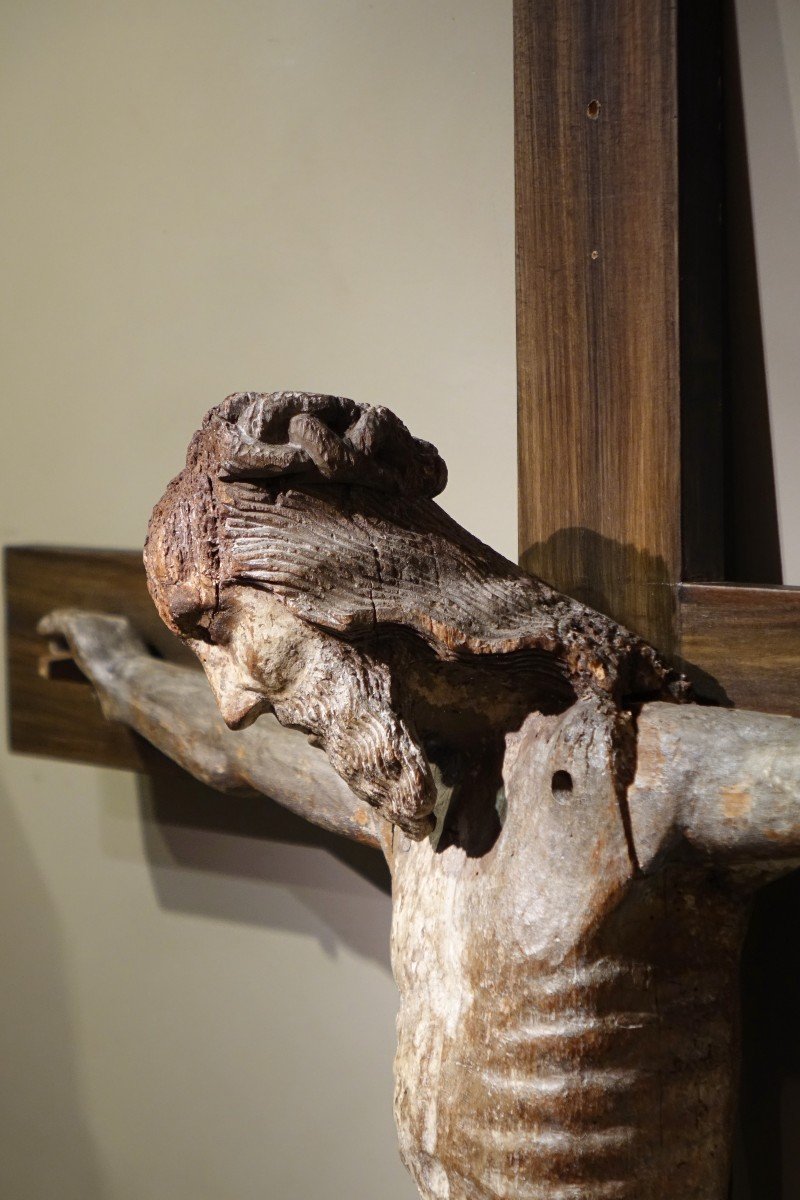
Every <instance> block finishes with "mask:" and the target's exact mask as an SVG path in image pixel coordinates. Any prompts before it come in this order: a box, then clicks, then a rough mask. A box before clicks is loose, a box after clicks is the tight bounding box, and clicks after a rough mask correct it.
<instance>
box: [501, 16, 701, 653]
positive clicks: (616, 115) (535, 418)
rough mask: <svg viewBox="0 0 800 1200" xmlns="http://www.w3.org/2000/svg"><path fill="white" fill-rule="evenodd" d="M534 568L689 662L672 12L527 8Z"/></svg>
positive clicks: (524, 136)
mask: <svg viewBox="0 0 800 1200" xmlns="http://www.w3.org/2000/svg"><path fill="white" fill-rule="evenodd" d="M515 64H516V79H515V101H516V191H517V206H516V208H517V356H518V382H519V469H520V509H519V511H520V550H521V560H522V562H523V564H524V565H525V566H526V567H527V568H528V569H530V570H532V571H535V572H536V573H537V574H539V575H541V576H543V577H544V578H546V579H551V580H552V581H553V582H554V584H555V585H556V586H557V587H558V588H560V589H562V590H565V591H567V592H568V593H570V594H572V595H575V596H578V597H580V598H581V599H584V600H586V601H587V602H588V603H590V604H591V605H592V606H593V607H596V608H599V609H600V610H601V611H604V612H609V613H611V614H612V615H614V616H615V617H616V618H617V619H618V620H620V621H622V622H623V623H624V624H625V625H627V626H628V627H629V628H631V629H633V630H634V631H635V632H637V633H640V634H641V635H643V636H645V637H647V638H648V639H649V640H650V641H652V642H653V643H654V644H655V645H657V646H658V647H659V649H661V650H662V651H664V652H667V653H669V652H670V651H672V650H673V649H674V645H675V637H674V608H673V600H674V597H673V592H672V590H671V588H670V587H669V586H668V585H669V584H671V583H674V582H675V581H677V580H678V579H679V578H680V566H681V531H680V431H679V425H680V420H679V404H678V393H679V354H678V256H677V229H678V174H677V172H678V160H677V138H676V117H677V73H676V71H677V67H676V28H675V5H674V3H672V2H671V0H620V2H619V3H615V4H613V5H609V4H604V3H602V0H517V3H516V7H515Z"/></svg>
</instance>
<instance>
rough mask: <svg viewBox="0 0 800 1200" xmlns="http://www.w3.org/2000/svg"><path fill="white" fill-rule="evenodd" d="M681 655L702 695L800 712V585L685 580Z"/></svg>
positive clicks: (794, 714) (769, 710)
mask: <svg viewBox="0 0 800 1200" xmlns="http://www.w3.org/2000/svg"><path fill="white" fill-rule="evenodd" d="M677 593H678V599H679V606H680V630H681V634H680V659H681V665H682V668H683V670H685V671H686V672H687V674H688V675H689V677H690V678H691V679H692V681H693V682H694V684H695V687H696V689H697V691H698V694H699V695H701V696H703V697H706V698H708V699H710V700H715V701H717V702H718V703H722V704H733V705H735V706H736V707H737V708H751V709H756V710H758V711H760V712H767V713H785V714H786V715H787V716H792V717H800V588H795V587H746V586H745V585H742V584H702V583H683V584H680V586H679V587H678V589H677Z"/></svg>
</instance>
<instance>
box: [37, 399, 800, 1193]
mask: <svg viewBox="0 0 800 1200" xmlns="http://www.w3.org/2000/svg"><path fill="white" fill-rule="evenodd" d="M445 479H446V472H445V467H444V464H443V463H442V461H441V459H440V458H439V456H438V454H437V453H436V451H435V450H434V449H433V447H432V446H430V445H428V444H427V443H424V442H420V441H418V440H416V439H414V438H413V437H412V436H411V435H410V433H409V432H408V430H407V429H406V428H405V426H403V425H402V423H401V422H400V421H399V420H398V419H397V418H396V417H394V416H393V414H392V413H390V412H388V411H387V410H386V409H382V408H369V407H367V406H359V405H356V404H354V403H353V402H351V401H349V400H345V399H342V398H338V397H330V396H320V395H309V394H303V393H276V394H274V395H260V394H254V393H246V394H240V395H235V396H232V397H230V398H229V399H227V400H226V401H225V402H224V403H223V404H221V405H220V406H218V407H217V408H215V409H212V411H211V412H210V413H209V414H208V416H207V417H206V419H205V421H204V423H203V426H202V428H201V429H200V431H199V432H198V433H197V434H196V435H195V437H194V438H193V440H192V442H191V445H190V447H189V452H188V457H187V463H186V467H185V468H184V470H183V471H182V472H181V474H180V475H178V476H177V478H176V479H175V480H173V482H172V483H171V484H170V485H169V487H168V489H167V491H166V493H165V495H164V497H163V499H162V500H161V501H160V502H159V504H158V505H157V506H156V509H155V511H154V513H153V517H152V520H151V524H150V530H149V535H148V541H147V547H146V550H145V562H146V567H147V572H148V579H149V583H150V588H151V591H152V595H153V598H154V600H155V603H156V605H157V607H158V610H159V612H160V614H161V616H162V617H163V619H164V620H165V621H166V623H167V624H168V625H169V627H170V628H171V629H172V630H174V632H175V633H176V634H178V636H179V637H181V638H182V639H183V640H184V641H185V642H186V643H187V644H188V645H189V646H190V647H191V648H192V650H193V651H194V652H195V654H196V655H197V657H198V658H199V660H200V662H201V663H202V665H203V667H204V669H205V673H206V675H207V677H208V680H209V682H210V684H211V689H212V691H213V694H214V698H215V699H216V703H217V705H218V706H219V710H220V711H221V713H222V716H223V717H224V720H225V723H226V724H227V726H228V727H229V729H230V730H236V731H240V732H235V733H231V732H229V729H226V728H225V726H224V725H223V724H222V722H221V721H220V720H219V718H218V715H217V712H216V709H215V707H214V704H213V702H212V700H211V697H210V696H209V694H208V689H207V688H206V687H205V684H204V681H203V679H202V676H201V675H200V674H199V673H196V672H193V671H191V670H188V669H186V668H179V667H174V666H170V665H168V664H166V663H164V662H161V661H157V660H156V659H154V658H152V657H151V656H150V655H149V654H148V653H147V650H146V648H145V647H144V646H143V645H142V643H141V642H140V641H139V639H138V637H137V636H136V634H135V633H134V631H133V630H132V629H131V628H130V626H129V625H128V623H127V622H126V621H125V620H124V619H122V618H113V617H100V616H92V615H91V614H85V613H79V612H76V611H61V612H57V613H54V614H52V615H51V616H50V617H49V618H47V619H46V622H45V624H44V632H47V633H50V634H51V635H62V636H63V637H65V638H66V639H67V641H68V642H69V644H70V645H71V647H72V651H73V653H74V655H75V658H76V660H77V662H78V663H79V665H80V666H81V667H82V669H83V670H84V672H85V673H86V674H87V675H88V676H89V678H90V679H91V680H92V681H93V682H94V684H95V687H96V688H97V691H98V693H99V696H100V700H101V703H102V704H103V707H104V710H105V712H106V714H107V715H108V716H109V717H111V718H114V719H117V720H121V721H125V722H127V723H128V724H130V725H132V726H133V727H134V728H135V729H137V730H138V731H139V732H140V733H142V734H144V736H145V737H147V738H149V739H150V740H151V741H153V742H154V743H155V744H156V745H157V746H159V747H160V748H161V749H162V750H164V751H165V752H166V753H167V754H169V755H171V756H172V757H173V758H175V759H176V760H177V761H178V762H180V763H182V764H183V765H184V766H185V767H186V768H187V769H188V770H190V771H192V772H193V773H194V774H195V775H196V776H198V777H199V778H201V779H203V780H205V781H206V782H209V783H212V784H213V785H215V786H217V787H219V788H221V789H237V788H245V787H246V788H252V789H256V790H259V791H262V792H265V793H268V794H269V795H270V796H272V797H273V798H275V799H277V800H279V801H281V802H283V803H285V804H287V805H288V806H289V807H291V808H293V809H294V810H295V811H297V812H300V813H302V814H303V815H305V816H306V817H308V819H309V820H312V821H315V822H317V823H319V824H321V825H324V826H326V827H328V828H329V829H334V830H337V831H338V832H340V833H342V834H345V835H346V836H349V837H354V838H357V839H359V840H361V841H364V842H368V843H372V844H374V845H376V846H378V847H380V848H381V849H382V850H383V852H384V854H385V855H386V858H387V860H388V863H389V866H390V868H391V872H392V878H393V897H394V901H393V902H394V919H393V932H392V956H393V966H394V972H395V977H396V980H397V984H398V987H399V990H400V997H401V1007H400V1015H399V1019H398V1048H397V1058H396V1088H395V1112H396V1118H397V1126H398V1130H399V1136H400V1146H401V1152H402V1156H403V1160H404V1162H405V1163H406V1165H407V1166H408V1168H409V1170H410V1171H411V1174H412V1175H413V1177H414V1180H415V1181H416V1184H417V1187H418V1189H419V1192H420V1194H421V1196H423V1197H425V1198H426V1200H445V1198H449V1200H496V1198H508V1200H512V1198H513V1200H667V1197H672V1196H673V1195H678V1196H681V1197H682V1200H722V1197H723V1196H724V1195H725V1194H726V1187H727V1179H728V1171H729V1143H730V1135H731V1125H732V1115H733V1105H734V1079H735V1074H736V1057H737V1050H736V1046H737V993H738V979H737V973H738V962H739V950H740V945H741V941H742V936H743V928H744V924H745V920H746V914H747V908H748V901H749V898H750V896H751V894H752V892H753V890H754V888H755V887H756V886H758V885H759V884H761V883H763V882H764V881H765V880H766V879H769V878H771V877H774V876H775V875H776V874H778V873H780V872H782V871H785V870H787V869H788V868H789V867H790V866H792V865H793V862H792V859H793V857H800V819H798V818H799V817H800V807H798V804H797V801H796V794H797V789H798V783H799V781H800V734H799V733H798V728H800V722H795V721H792V720H790V719H788V718H781V717H766V716H762V715H759V714H754V713H744V712H731V711H722V710H717V709H711V708H704V707H700V706H698V705H696V704H693V703H691V702H690V697H689V696H688V695H687V688H686V686H685V684H684V683H683V681H682V680H681V679H680V677H679V676H677V675H676V674H675V672H674V671H672V670H671V669H670V668H669V666H668V665H666V664H665V663H664V662H663V661H662V660H661V659H660V658H659V656H658V655H657V654H656V652H655V651H654V650H653V649H652V647H650V646H648V645H646V644H645V643H644V642H642V641H641V640H640V639H638V638H637V637H635V636H634V635H633V634H631V633H629V632H628V631H626V630H624V629H622V628H621V627H620V626H618V625H616V624H615V623H614V622H613V621H611V620H610V619H608V618H607V617H604V616H602V615H600V614H598V613H596V612H593V611H591V610H589V609H587V608H586V607H584V606H583V605H581V604H579V603H577V602H576V601H574V600H571V599H569V598H567V597H565V596H562V595H560V594H558V593H557V592H555V591H554V590H553V589H552V588H550V587H548V586H547V585H546V584H545V583H543V582H541V581H540V580H538V579H535V578H533V577H531V576H529V575H527V574H525V573H524V572H523V571H521V570H520V569H519V568H518V567H516V566H515V565H513V564H512V563H510V562H508V561H506V560H505V559H503V558H502V557H500V556H499V555H497V554H495V553H494V552H493V551H491V550H490V549H488V548H487V547H486V546H484V545H483V544H481V543H480V542H478V541H477V540H476V539H475V538H473V537H471V536H470V535H469V534H467V533H466V532H465V531H464V530H463V529H461V528H460V527H459V526H458V525H457V524H456V523H455V522H453V521H452V520H451V519H450V518H449V517H448V516H447V515H446V514H445V513H444V512H443V511H442V510H441V509H440V508H439V507H438V506H437V505H436V504H435V502H434V500H433V497H434V496H435V495H436V494H437V493H438V492H439V491H441V489H442V488H443V487H444V484H445ZM268 714H274V716H270V715H268ZM259 716H261V718H262V719H261V720H259V721H257V722H256V718H257V717H259ZM275 718H277V722H276V720H275ZM254 722H256V723H255V724H254ZM278 722H279V723H280V724H278ZM282 727H285V728H282ZM297 730H300V731H302V732H303V733H305V734H307V735H310V736H309V737H307V738H303V737H301V736H300V735H299V734H298V733H297V732H296V731H297ZM331 768H333V770H331ZM334 772H335V773H334Z"/></svg>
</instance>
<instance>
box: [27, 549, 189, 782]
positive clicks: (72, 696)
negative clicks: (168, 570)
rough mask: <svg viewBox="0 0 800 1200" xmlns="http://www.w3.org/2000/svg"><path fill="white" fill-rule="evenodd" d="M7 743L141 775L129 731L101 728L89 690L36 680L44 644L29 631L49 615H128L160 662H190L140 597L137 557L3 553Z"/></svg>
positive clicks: (69, 682)
mask: <svg viewBox="0 0 800 1200" xmlns="http://www.w3.org/2000/svg"><path fill="white" fill-rule="evenodd" d="M4 563H5V588H6V638H7V655H8V681H7V682H8V713H9V740H10V744H11V748H12V749H13V750H17V751H20V752H22V753H24V754H42V755H46V756H49V757H52V758H62V759H68V760H71V761H73V762H87V763H95V764H97V765H98V766H107V767H124V768H128V769H133V770H142V769H144V768H145V766H146V764H147V762H148V761H149V760H150V755H149V753H148V748H147V747H146V745H144V744H142V743H140V742H139V739H138V738H137V737H136V735H135V734H133V733H132V732H131V731H130V729H127V728H126V727H125V726H123V725H117V724H113V723H111V722H109V721H107V720H106V719H105V718H104V716H103V714H102V711H101V709H100V705H99V703H98V701H97V698H96V696H95V694H94V692H93V691H92V689H91V688H90V687H89V686H87V684H86V683H85V682H84V683H80V682H76V681H75V680H74V679H70V678H61V679H56V678H44V677H43V676H42V675H40V673H39V660H40V658H41V656H42V655H44V654H46V652H47V649H48V646H47V641H46V639H44V638H42V637H41V636H40V635H39V634H38V633H37V632H36V626H37V623H38V621H39V620H40V619H41V618H42V617H43V616H44V615H45V614H46V613H47V612H49V611H50V610H51V609H53V608H59V607H63V606H65V605H73V606H75V607H78V608H85V609H90V610H92V611H94V612H107V613H120V614H122V615H124V616H128V617H130V618H131V620H132V621H133V622H134V623H135V625H136V628H137V629H138V630H139V632H140V633H141V634H142V636H143V637H144V638H145V639H146V640H147V642H148V643H149V644H150V645H151V646H153V647H154V648H156V649H157V650H158V652H159V653H160V654H162V655H163V656H164V657H165V658H167V659H170V660H171V661H174V662H182V663H189V662H192V661H193V660H192V656H191V655H189V654H188V653H187V652H186V651H185V650H184V648H183V646H182V645H181V643H180V642H179V641H178V639H177V638H176V637H173V636H172V635H171V634H170V633H169V631H168V630H166V629H165V628H164V626H163V624H162V623H161V621H160V620H159V618H158V614H157V612H156V610H155V608H154V607H153V602H152V600H151V599H150V597H149V595H148V593H147V583H146V580H145V574H144V566H143V564H142V556H141V553H139V552H137V551H125V550H87V549H81V550H71V549H57V548H54V547H36V546H19V547H13V546H12V547H8V548H6V551H5V559H4Z"/></svg>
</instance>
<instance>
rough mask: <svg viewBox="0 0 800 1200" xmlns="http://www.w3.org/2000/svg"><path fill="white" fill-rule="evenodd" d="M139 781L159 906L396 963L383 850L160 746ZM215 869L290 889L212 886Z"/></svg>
mask: <svg viewBox="0 0 800 1200" xmlns="http://www.w3.org/2000/svg"><path fill="white" fill-rule="evenodd" d="M138 791H139V808H140V813H141V818H142V836H143V841H144V850H145V855H146V857H147V861H148V864H149V867H150V873H151V876H152V879H153V886H154V888H155V891H156V894H157V896H158V899H159V902H160V904H161V905H162V907H164V908H166V909H169V910H173V911H180V912H193V913H199V914H204V915H211V916H215V917H218V918H222V919H224V920H229V921H236V922H241V923H246V924H258V925H263V926H265V927H267V928H271V929H285V930H288V931H291V932H292V933H298V934H303V935H305V936H311V937H315V938H316V939H317V940H318V942H319V944H320V946H321V947H322V949H323V950H324V951H325V952H326V953H327V954H329V955H331V956H335V954H336V952H337V946H338V945H339V944H340V943H341V944H344V945H346V946H348V947H349V948H350V949H351V950H353V951H355V952H356V953H357V954H360V955H361V956H362V957H364V958H368V959H371V960H372V961H374V962H376V963H377V964H378V965H380V966H382V967H384V968H385V969H386V970H387V972H388V971H390V969H391V968H390V962H389V929H390V921H391V900H390V892H391V881H390V877H389V871H388V868H387V866H386V863H385V861H384V859H383V856H382V855H381V854H380V853H379V852H378V851H377V850H373V849H371V848H370V847H367V846H360V845H358V844H357V843H355V842H350V841H348V840H347V839H345V838H341V837H337V836H336V835H335V834H332V833H328V832H327V831H326V830H324V829H320V828H318V827H317V826H315V825H311V824H309V823H308V822H306V821H303V820H302V819H301V818H300V817H297V816H295V814H294V813H291V812H289V811H288V810H286V809H284V808H282V807H281V806H280V805H278V804H276V803H275V802H274V801H273V800H270V799H269V798H268V797H266V796H230V795H222V794H221V793H219V792H215V791H213V790H212V789H211V788H208V787H205V786H204V785H203V784H201V783H198V782H197V780H195V779H193V778H192V777H191V776H189V775H187V774H186V772H184V771H182V770H181V769H180V768H179V767H177V766H176V765H175V764H174V763H172V762H171V761H170V760H169V759H166V758H164V757H163V756H161V755H158V761H157V762H155V763H154V764H153V766H152V768H151V771H150V773H149V774H148V775H146V776H145V775H142V776H139V777H138ZM215 876H216V877H219V878H220V879H221V880H224V881H225V882H226V883H227V884H229V883H230V881H231V880H236V881H239V882H240V883H248V882H249V883H252V884H253V885H258V884H261V885H270V884H272V885H279V887H280V888H281V889H282V890H283V893H284V894H282V893H281V892H277V891H276V890H275V889H274V888H273V889H272V890H270V891H269V892H268V891H267V889H266V888H265V887H260V888H259V887H257V886H256V887H251V888H241V887H240V888H231V887H230V886H220V887H214V886H213V884H212V883H211V882H210V880H213V878H214V877H215ZM285 893H288V894H289V895H288V897H287V896H286V895H285ZM298 901H299V905H298V903H297V902H298ZM300 906H302V907H300ZM302 910H305V913H306V914H307V918H308V919H307V920H306V919H303V912H302Z"/></svg>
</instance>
